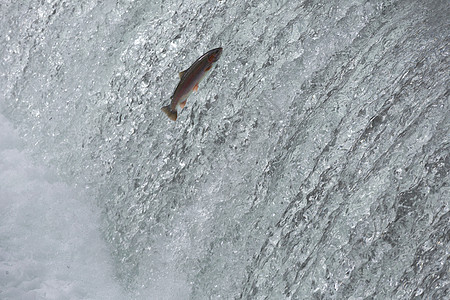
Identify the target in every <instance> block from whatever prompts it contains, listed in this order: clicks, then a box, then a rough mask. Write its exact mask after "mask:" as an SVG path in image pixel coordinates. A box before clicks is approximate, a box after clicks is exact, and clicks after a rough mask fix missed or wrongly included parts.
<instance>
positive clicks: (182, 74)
mask: <svg viewBox="0 0 450 300" xmlns="http://www.w3.org/2000/svg"><path fill="white" fill-rule="evenodd" d="M184 74H186V70H184V71H181V72H180V73H178V76H180V79H182V78H183V76H184Z"/></svg>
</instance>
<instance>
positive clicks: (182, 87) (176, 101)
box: [161, 48, 222, 121]
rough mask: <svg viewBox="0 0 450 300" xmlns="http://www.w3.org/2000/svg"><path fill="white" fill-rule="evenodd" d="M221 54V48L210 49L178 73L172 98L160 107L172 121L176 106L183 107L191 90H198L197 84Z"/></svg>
mask: <svg viewBox="0 0 450 300" xmlns="http://www.w3.org/2000/svg"><path fill="white" fill-rule="evenodd" d="M221 54H222V48H216V49H212V50H210V51H208V52H206V53H205V54H203V55H202V56H200V58H199V59H197V60H196V61H195V62H194V63H193V64H192V66H190V67H189V69H187V70H185V71H182V72H180V73H179V76H180V82H179V83H178V85H177V88H176V89H175V91H174V92H173V95H172V97H170V98H171V99H172V101H171V102H170V105H167V106H164V107H162V108H161V110H162V111H163V112H165V113H166V115H167V116H168V117H169V118H170V119H171V120H172V121H176V119H177V109H178V107H180V109H183V107H184V106H185V105H186V101H187V98H188V97H189V95H190V94H191V93H192V91H197V90H198V84H199V83H200V81H202V79H203V78H204V77H205V76H206V74H207V73H208V72H209V71H210V70H211V68H212V67H213V66H214V64H215V63H216V62H217V61H218V60H219V58H220V55H221Z"/></svg>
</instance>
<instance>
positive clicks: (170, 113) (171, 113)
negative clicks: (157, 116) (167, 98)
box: [161, 105, 177, 121]
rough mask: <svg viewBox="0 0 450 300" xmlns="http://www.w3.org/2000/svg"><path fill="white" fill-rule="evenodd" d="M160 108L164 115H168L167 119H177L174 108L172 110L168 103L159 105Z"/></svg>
mask: <svg viewBox="0 0 450 300" xmlns="http://www.w3.org/2000/svg"><path fill="white" fill-rule="evenodd" d="M161 110H162V111H163V112H165V114H166V115H167V116H168V117H169V119H171V120H172V121H176V120H177V111H176V110H175V111H173V110H172V109H171V108H170V105H167V106H164V107H161Z"/></svg>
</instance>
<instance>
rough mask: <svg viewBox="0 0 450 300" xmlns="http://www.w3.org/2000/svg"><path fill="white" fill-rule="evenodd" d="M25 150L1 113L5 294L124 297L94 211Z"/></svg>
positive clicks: (1, 294)
mask: <svg viewBox="0 0 450 300" xmlns="http://www.w3.org/2000/svg"><path fill="white" fill-rule="evenodd" d="M23 149H24V147H23V142H22V141H21V140H20V138H19V137H18V135H17V133H16V132H15V130H14V129H13V127H12V125H11V124H10V123H9V122H8V121H7V120H6V118H5V117H4V116H3V115H0V299H126V297H124V295H123V293H122V291H121V289H120V287H119V285H118V284H117V282H116V281H115V280H114V278H113V270H112V269H113V268H112V261H111V258H110V256H109V253H108V249H107V247H106V244H105V243H104V241H103V240H102V238H101V235H100V230H99V218H98V214H97V213H96V212H95V209H93V208H92V207H90V206H89V205H88V204H87V203H88V201H86V198H85V196H83V193H82V191H79V190H76V189H74V188H71V187H69V186H68V185H67V184H65V183H63V182H61V181H59V180H58V178H57V177H56V176H55V175H52V173H51V172H50V171H49V170H47V169H45V168H43V167H41V166H36V165H35V164H33V162H32V161H31V159H30V158H29V157H28V156H27V154H26V153H25V152H24V150H23Z"/></svg>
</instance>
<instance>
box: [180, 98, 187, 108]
mask: <svg viewBox="0 0 450 300" xmlns="http://www.w3.org/2000/svg"><path fill="white" fill-rule="evenodd" d="M186 101H187V99H186V100H184V101H183V102H181V103H180V107H181V109H183V108H184V106H185V105H186Z"/></svg>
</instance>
